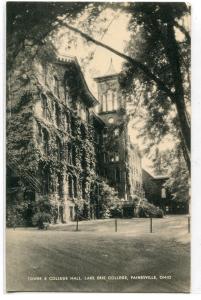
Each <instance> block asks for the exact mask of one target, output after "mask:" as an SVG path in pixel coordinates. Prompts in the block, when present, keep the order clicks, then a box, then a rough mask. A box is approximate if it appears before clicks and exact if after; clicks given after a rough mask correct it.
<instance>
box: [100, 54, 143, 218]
mask: <svg viewBox="0 0 201 300" xmlns="http://www.w3.org/2000/svg"><path fill="white" fill-rule="evenodd" d="M95 81H96V82H97V87H98V100H99V103H100V104H99V107H98V112H97V113H98V116H99V118H100V119H101V120H102V121H103V122H104V124H105V126H104V128H103V130H102V132H103V137H102V138H103V142H102V143H103V146H102V158H103V163H102V164H101V166H100V173H101V175H102V176H103V178H105V179H106V180H107V182H108V183H109V185H111V186H112V187H114V188H115V189H116V190H117V191H118V196H119V198H120V199H122V203H123V215H124V216H133V214H134V198H135V197H136V196H137V197H140V198H142V197H143V196H144V191H143V186H142V167H141V155H140V153H139V149H138V146H137V145H135V144H133V143H132V142H131V140H130V136H129V134H128V126H129V121H128V119H129V118H128V112H127V100H126V99H125V97H124V95H123V94H122V90H121V87H120V84H119V74H118V73H117V72H116V71H115V69H114V66H113V63H112V60H111V63H110V66H109V69H108V71H107V72H106V74H104V75H103V76H100V77H96V78H95Z"/></svg>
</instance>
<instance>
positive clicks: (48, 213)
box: [32, 196, 54, 229]
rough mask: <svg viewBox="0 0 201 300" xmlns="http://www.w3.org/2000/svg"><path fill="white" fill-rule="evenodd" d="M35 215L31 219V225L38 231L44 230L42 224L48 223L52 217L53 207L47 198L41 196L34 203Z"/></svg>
mask: <svg viewBox="0 0 201 300" xmlns="http://www.w3.org/2000/svg"><path fill="white" fill-rule="evenodd" d="M35 207H36V209H35V211H36V213H35V214H34V215H33V217H32V224H33V225H34V226H37V227H38V228H39V229H43V228H44V223H50V222H51V221H52V219H53V217H54V206H53V205H52V204H51V203H50V201H49V199H48V197H46V196H43V197H42V198H40V199H39V200H38V201H36V202H35Z"/></svg>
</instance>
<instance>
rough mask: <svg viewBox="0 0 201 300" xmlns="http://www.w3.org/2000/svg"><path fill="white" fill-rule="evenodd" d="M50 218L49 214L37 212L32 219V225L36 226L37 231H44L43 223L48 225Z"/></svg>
mask: <svg viewBox="0 0 201 300" xmlns="http://www.w3.org/2000/svg"><path fill="white" fill-rule="evenodd" d="M51 217H52V216H51V214H49V213H45V212H37V213H36V214H35V215H34V216H33V218H32V223H33V225H34V226H37V227H38V229H44V228H45V224H44V223H50V222H51Z"/></svg>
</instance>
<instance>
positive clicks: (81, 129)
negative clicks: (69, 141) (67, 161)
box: [80, 124, 86, 140]
mask: <svg viewBox="0 0 201 300" xmlns="http://www.w3.org/2000/svg"><path fill="white" fill-rule="evenodd" d="M80 132H81V137H82V140H84V139H85V138H86V131H85V127H84V125H83V124H81V126H80Z"/></svg>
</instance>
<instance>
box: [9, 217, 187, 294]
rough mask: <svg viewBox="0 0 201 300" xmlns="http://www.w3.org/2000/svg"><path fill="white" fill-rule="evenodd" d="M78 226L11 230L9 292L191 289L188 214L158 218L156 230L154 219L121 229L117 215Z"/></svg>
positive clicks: (131, 222)
mask: <svg viewBox="0 0 201 300" xmlns="http://www.w3.org/2000/svg"><path fill="white" fill-rule="evenodd" d="M75 228H76V227H75V224H70V225H57V226H54V227H51V228H50V229H49V230H47V231H40V230H37V229H31V228H18V229H16V230H12V229H7V243H6V244H7V245H6V248H7V250H6V254H7V255H6V262H7V291H82V292H88V291H91V292H188V291H189V285H190V234H189V233H188V230H187V217H186V216H171V217H165V218H164V219H154V220H153V233H150V232H149V231H150V224H149V220H148V219H131V220H118V231H117V232H115V227H114V220H111V219H110V220H101V221H89V222H80V223H79V231H78V232H76V231H75ZM98 276H100V277H98ZM137 276H141V277H137ZM142 276H150V277H149V278H147V277H142ZM154 276H155V277H154ZM160 276H164V277H160ZM59 277H62V278H59Z"/></svg>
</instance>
